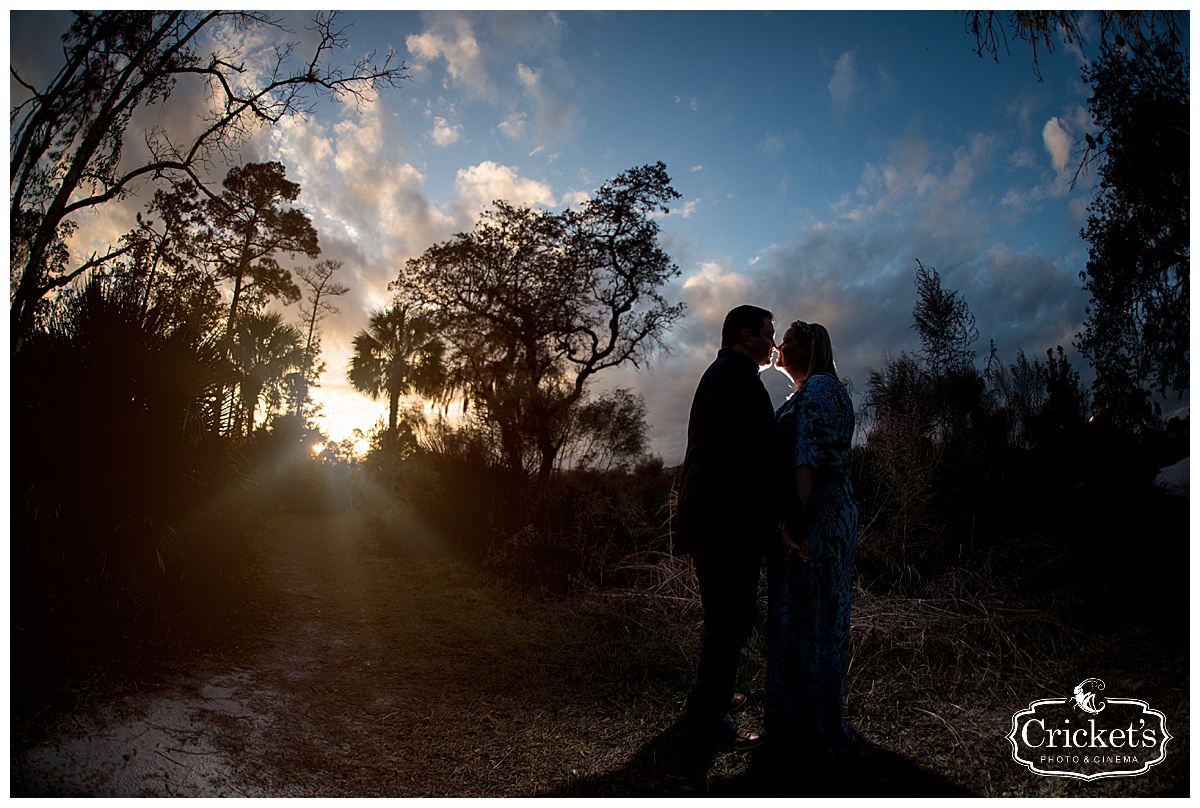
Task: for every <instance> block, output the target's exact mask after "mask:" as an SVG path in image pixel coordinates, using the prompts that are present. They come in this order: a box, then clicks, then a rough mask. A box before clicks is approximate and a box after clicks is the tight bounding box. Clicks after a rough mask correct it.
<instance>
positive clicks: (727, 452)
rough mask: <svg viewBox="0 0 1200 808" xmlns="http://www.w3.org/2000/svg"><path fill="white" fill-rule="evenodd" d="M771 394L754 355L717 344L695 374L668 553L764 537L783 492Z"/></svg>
mask: <svg viewBox="0 0 1200 808" xmlns="http://www.w3.org/2000/svg"><path fill="white" fill-rule="evenodd" d="M784 469H785V466H784V464H783V463H782V456H781V451H780V446H779V442H778V437H777V432H776V426H775V411H774V408H773V407H772V406H771V396H770V394H768V393H767V389H766V388H765V387H764V386H763V383H762V380H761V379H760V378H759V376H758V366H757V365H756V364H755V363H754V360H753V359H751V358H750V357H748V356H746V355H745V354H743V353H740V352H738V351H735V350H733V349H732V348H722V349H721V350H720V351H719V352H718V353H717V358H716V360H715V361H714V362H713V363H712V364H711V365H709V367H708V370H706V371H705V372H704V375H703V376H702V377H701V378H700V384H699V385H698V386H697V387H696V395H695V397H694V398H693V399H692V410H691V414H690V416H689V417H688V445H687V453H686V455H684V459H683V475H682V482H681V484H680V489H679V501H678V505H677V507H676V527H675V552H676V553H688V552H696V551H697V550H702V549H711V550H714V551H717V552H720V551H721V550H723V549H727V547H725V546H724V545H728V543H730V542H756V543H762V545H763V546H764V547H765V546H766V545H765V543H766V541H767V539H768V538H769V536H770V533H771V530H772V528H773V527H774V526H775V524H776V522H777V520H778V513H779V510H778V509H779V507H780V502H779V496H780V495H781V493H782V492H783V491H785V490H786V486H785V485H784V483H785V473H786V472H785V470H784Z"/></svg>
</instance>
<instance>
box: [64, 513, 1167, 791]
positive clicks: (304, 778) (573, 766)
mask: <svg viewBox="0 0 1200 808" xmlns="http://www.w3.org/2000/svg"><path fill="white" fill-rule="evenodd" d="M422 547H423V549H424V550H426V551H429V549H430V545H428V543H425V544H423V545H422ZM401 549H402V548H396V547H394V546H389V547H381V546H380V544H379V543H378V541H377V537H376V536H375V534H374V531H372V530H371V529H370V526H369V525H367V524H365V523H363V522H360V521H358V520H356V519H353V518H349V517H337V518H327V519H315V518H306V519H284V520H280V521H278V522H276V523H275V524H273V525H271V526H270V530H268V531H266V532H264V533H263V534H262V535H261V536H260V537H259V539H258V540H257V542H256V545H255V548H254V550H255V558H256V561H255V563H254V564H253V565H252V566H251V567H250V568H248V569H247V572H246V576H245V578H244V581H243V582H242V586H243V594H244V597H243V598H241V599H240V603H241V605H240V606H239V607H238V608H239V610H240V611H239V612H238V613H237V614H235V615H234V617H235V618H236V620H235V621H234V622H233V623H231V625H230V631H229V633H228V635H227V636H226V637H225V638H224V642H223V643H221V644H220V645H217V646H212V645H209V646H206V647H204V648H202V649H201V648H197V649H195V650H193V651H191V652H181V653H180V654H179V655H177V656H176V657H175V658H174V659H172V660H170V661H169V662H168V664H166V665H164V666H160V667H159V668H157V669H154V670H155V673H154V674H153V675H151V674H149V673H148V671H149V670H150V669H145V670H143V671H141V672H140V673H141V674H142V675H141V676H140V679H139V676H137V675H136V674H138V673H139V672H138V671H134V672H133V673H134V674H135V675H134V676H130V677H128V678H129V680H135V679H136V680H139V681H140V684H139V685H138V686H137V687H138V688H140V689H141V690H142V691H143V692H144V693H153V692H155V691H156V690H157V691H162V690H164V689H170V688H191V689H192V690H198V689H200V688H201V687H202V686H203V684H204V682H205V681H206V680H207V678H208V677H212V676H227V675H228V674H229V672H230V671H237V675H238V676H239V677H240V679H239V681H242V682H244V689H243V691H241V692H240V695H235V698H240V699H242V703H243V706H244V708H245V709H246V710H247V711H250V712H252V713H253V714H254V715H256V716H258V720H256V721H254V722H245V721H239V720H236V719H233V718H229V719H225V720H224V723H218V724H217V725H216V730H215V737H214V738H213V739H212V742H213V744H214V746H215V747H216V748H217V749H219V750H220V751H221V753H222V754H223V755H225V756H226V757H227V758H228V759H229V760H231V761H236V763H237V766H236V769H237V776H238V777H239V778H242V780H243V783H242V784H243V785H246V786H247V788H245V789H243V790H244V791H246V792H247V793H250V792H252V793H259V794H265V795H304V796H337V797H345V796H442V797H466V796H472V797H473V796H533V795H559V796H693V795H724V796H735V795H754V796H758V795H774V796H811V795H814V794H832V795H846V794H859V795H874V796H922V795H924V796H931V795H942V794H955V793H957V794H974V795H978V796H1001V795H1009V794H1018V795H1030V796H1033V795H1047V796H1048V795H1069V796H1093V795H1095V796H1099V795H1105V796H1108V795H1116V794H1121V795H1150V794H1186V793H1187V792H1188V790H1189V781H1188V767H1187V762H1188V739H1187V736H1188V732H1187V725H1188V690H1187V684H1188V680H1187V644H1186V637H1183V638H1182V642H1175V643H1174V644H1172V643H1167V642H1163V639H1162V637H1161V636H1154V635H1137V634H1134V633H1131V632H1130V631H1128V630H1125V629H1122V630H1121V633H1120V634H1112V635H1107V636H1103V637H1097V636H1085V635H1082V634H1081V633H1079V632H1077V631H1074V630H1072V629H1070V628H1069V627H1068V626H1066V625H1063V624H1062V623H1060V622H1058V621H1056V620H1054V619H1052V618H1051V617H1050V616H1048V615H1047V614H1046V613H1044V612H1042V611H1038V610H1036V609H1032V608H1024V607H1022V605H1021V604H1020V603H1019V602H1014V600H1013V596H1012V595H1010V594H1008V593H1007V592H1006V591H1005V589H1004V588H1003V587H1001V586H999V585H997V584H994V583H992V582H990V581H989V580H987V579H984V578H981V577H978V576H972V575H968V574H966V573H962V572H959V573H956V574H954V575H952V576H948V577H946V578H945V579H944V580H941V581H937V582H933V583H931V584H930V585H928V586H927V587H926V588H925V590H924V591H923V592H922V593H921V594H922V597H913V596H899V595H892V596H880V595H875V594H872V593H870V592H867V591H862V590H860V591H859V592H858V593H857V599H856V603H855V607H854V612H853V619H852V644H853V658H852V663H851V670H850V675H849V680H848V693H847V698H846V705H847V719H848V720H849V721H850V723H851V724H852V725H854V726H855V727H856V728H857V729H858V730H859V732H860V734H861V735H862V736H863V737H864V738H865V739H866V740H867V741H869V743H870V750H871V751H870V754H869V756H868V757H867V758H866V759H865V760H863V761H860V762H859V763H857V764H855V765H857V766H858V767H859V768H857V769H852V770H851V771H850V772H842V773H841V776H838V777H834V778H833V779H831V780H826V781H825V782H823V783H820V782H818V781H817V780H816V779H814V778H815V776H816V773H815V772H809V773H807V774H805V775H804V776H802V777H797V778H793V779H789V780H786V781H783V782H780V781H777V780H771V779H769V778H767V779H764V778H763V777H762V776H761V774H760V773H759V772H757V771H756V769H755V758H754V756H744V755H736V754H720V755H718V754H715V753H713V752H712V751H711V750H706V749H703V748H697V747H696V746H695V745H693V744H691V743H690V739H689V738H688V737H687V734H686V733H685V732H684V731H683V730H682V729H681V728H680V727H679V726H678V724H677V719H678V717H679V714H680V709H681V707H682V701H683V698H684V696H685V694H686V692H687V689H688V687H689V685H690V682H691V675H692V665H693V663H694V657H695V652H696V645H697V637H698V627H699V621H700V609H699V600H698V596H697V593H696V590H695V579H694V576H693V574H692V571H691V567H690V563H689V562H688V561H687V560H686V559H678V558H674V557H671V556H669V555H664V554H661V553H649V552H647V553H642V554H638V555H636V556H631V557H629V558H627V559H625V560H624V561H623V562H622V563H621V564H619V565H617V566H616V567H615V568H614V569H613V570H612V571H611V574H610V575H609V576H608V578H607V579H606V583H605V585H604V586H603V587H592V588H582V587H580V588H578V589H577V591H576V592H575V594H573V595H572V596H570V597H567V598H550V597H538V596H535V595H531V594H529V593H525V594H522V593H519V592H516V591H513V590H511V589H508V588H506V587H504V586H501V585H499V584H497V583H496V582H495V581H494V580H493V579H492V578H491V577H490V576H488V575H487V574H485V573H483V572H482V571H480V570H477V569H473V568H471V567H469V566H466V565H464V564H463V563H461V562H459V561H456V560H455V559H453V558H451V557H448V556H438V555H435V554H430V553H429V552H426V553H425V554H422V555H412V554H406V553H405V552H402V551H401ZM1176 639H1177V640H1178V639H1179V638H1176ZM763 652H764V647H763V641H762V637H761V636H760V635H756V636H755V637H754V638H752V640H751V642H750V644H749V647H748V648H747V650H746V654H745V660H744V665H743V682H742V686H743V687H746V688H747V689H748V690H749V691H750V692H751V693H752V695H755V694H759V693H761V692H762V676H763V667H764V665H763ZM1089 676H1100V677H1102V678H1104V679H1105V680H1106V681H1107V682H1109V691H1108V692H1109V693H1110V694H1113V695H1129V696H1133V697H1136V698H1143V699H1145V700H1147V701H1148V702H1150V703H1151V704H1152V705H1153V706H1154V707H1156V708H1158V709H1160V710H1162V711H1163V712H1164V713H1165V714H1166V715H1167V717H1168V722H1169V726H1170V729H1171V732H1172V733H1173V734H1174V735H1175V736H1176V739H1177V740H1175V741H1172V747H1171V748H1170V751H1169V754H1168V757H1167V760H1166V761H1165V762H1164V763H1163V764H1161V765H1160V766H1158V767H1156V768H1155V769H1153V770H1151V772H1149V773H1148V774H1146V775H1143V776H1141V777H1137V778H1121V779H1120V780H1117V781H1113V780H1110V781H1100V782H1098V783H1091V784H1088V783H1082V782H1079V781H1073V780H1065V779H1062V778H1040V777H1037V776H1036V775H1033V774H1030V773H1029V772H1027V771H1026V770H1025V769H1024V768H1023V767H1021V766H1019V765H1018V764H1016V763H1015V762H1014V761H1013V760H1012V758H1011V754H1010V747H1009V744H1008V742H1007V741H1006V740H1005V736H1006V734H1007V732H1008V730H1009V725H1010V722H1011V718H1012V714H1013V713H1014V712H1015V711H1016V710H1018V709H1021V708H1023V707H1025V706H1026V705H1027V704H1028V703H1029V702H1030V701H1032V700H1034V699H1036V698H1044V697H1046V696H1047V695H1059V694H1062V693H1069V692H1070V688H1071V687H1073V686H1074V685H1075V684H1076V683H1077V682H1078V681H1080V680H1081V679H1083V678H1086V677H1089ZM130 687H131V686H130V685H128V684H126V685H125V695H126V696H127V695H128V692H129V688H130ZM1064 689H1065V690H1064ZM126 701H127V702H128V700H127V699H126ZM86 702H87V703H88V704H90V705H91V706H92V707H93V708H95V709H96V710H98V711H100V712H103V708H104V705H105V698H104V696H103V694H101V693H91V694H90V695H89V696H88V698H87V699H86ZM747 720H748V721H749V722H750V723H751V724H755V723H758V724H759V725H760V726H761V723H760V722H761V712H760V711H759V710H758V708H757V707H756V706H754V705H753V704H752V706H751V708H749V710H748V716H747ZM248 784H249V785H253V788H249V785H248Z"/></svg>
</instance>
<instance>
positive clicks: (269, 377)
mask: <svg viewBox="0 0 1200 808" xmlns="http://www.w3.org/2000/svg"><path fill="white" fill-rule="evenodd" d="M302 340H303V338H302V337H301V335H300V330H299V329H298V328H296V327H295V326H294V325H289V324H287V323H284V322H283V316H282V315H280V314H279V313H278V312H266V313H264V314H258V313H249V314H245V315H243V316H242V318H241V319H240V320H239V321H238V325H237V329H236V330H235V331H234V333H233V343H232V346H231V347H232V350H231V356H232V358H233V363H234V367H235V368H236V372H237V379H238V387H239V389H240V400H241V411H240V412H241V417H240V418H239V419H238V421H237V422H235V423H236V424H240V428H239V427H237V426H235V430H234V431H235V432H243V433H245V434H246V435H249V434H251V433H253V431H254V421H255V414H256V412H257V410H258V404H259V402H260V401H264V402H265V403H266V404H267V406H268V407H270V408H272V409H278V408H279V406H280V403H281V401H282V400H283V392H284V380H285V379H286V378H287V376H288V374H289V373H290V372H291V371H293V370H296V369H297V368H299V367H301V365H302V364H303V362H304V347H303V345H302ZM243 419H244V420H243Z"/></svg>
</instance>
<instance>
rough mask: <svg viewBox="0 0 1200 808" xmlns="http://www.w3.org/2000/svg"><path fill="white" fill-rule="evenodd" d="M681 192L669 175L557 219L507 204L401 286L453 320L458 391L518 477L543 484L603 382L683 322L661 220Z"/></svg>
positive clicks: (645, 170)
mask: <svg viewBox="0 0 1200 808" xmlns="http://www.w3.org/2000/svg"><path fill="white" fill-rule="evenodd" d="M678 197H679V194H678V193H677V192H676V191H675V189H674V188H672V187H671V184H670V177H668V175H667V173H666V167H665V166H664V165H663V164H662V163H657V164H655V165H653V166H649V165H648V166H642V167H640V168H635V169H631V170H629V171H626V172H624V173H622V174H620V175H619V176H618V177H616V178H615V179H613V180H612V181H611V182H608V183H605V184H604V185H603V186H602V187H601V188H600V189H599V190H598V191H597V192H596V194H595V195H594V196H593V197H592V198H591V199H589V200H588V201H587V202H585V203H584V204H583V206H582V207H581V208H580V209H579V210H567V211H564V212H562V213H559V214H553V213H549V212H545V211H535V210H532V209H530V208H517V207H513V206H512V205H509V204H508V203H505V202H502V201H500V202H497V203H496V204H495V207H494V208H493V209H492V210H489V211H487V212H485V213H484V214H483V215H482V216H481V217H480V219H479V222H478V223H477V224H476V227H475V229H474V230H473V231H472V232H470V233H459V234H457V235H456V236H455V237H454V239H452V240H451V241H448V242H445V243H443V244H438V245H436V246H434V247H431V248H429V249H428V250H426V252H425V253H424V254H423V255H421V256H420V257H418V258H414V259H411V260H410V261H409V262H408V264H407V272H406V273H404V274H402V275H401V277H400V278H399V279H398V280H397V283H396V285H397V286H399V287H400V288H409V287H411V289H412V290H413V294H414V295H415V296H417V298H418V299H420V300H422V301H424V302H426V303H428V304H429V305H430V306H431V307H432V308H434V309H435V310H437V311H439V313H441V314H444V316H445V322H446V330H447V333H448V335H449V336H450V357H449V365H450V367H452V368H454V369H455V375H454V376H453V377H452V379H451V381H452V382H453V383H454V384H455V385H456V386H457V387H458V389H461V390H463V391H464V392H465V394H466V396H467V399H468V400H469V401H470V402H471V403H472V404H473V405H475V406H476V407H478V408H479V410H480V413H481V415H482V417H483V418H485V419H486V420H487V421H488V422H490V423H491V424H493V425H494V426H495V427H496V429H497V432H498V433H499V436H500V454H501V456H502V457H503V458H504V462H505V464H506V465H507V467H508V469H509V470H510V471H511V472H513V473H514V474H517V475H520V476H524V475H527V474H529V473H531V472H532V473H533V474H534V475H535V476H536V478H537V479H538V481H539V483H541V484H544V483H545V481H546V479H547V478H548V477H549V475H550V474H551V472H552V471H553V469H554V466H555V461H556V459H557V457H558V454H559V452H560V451H561V449H562V446H563V441H564V440H565V438H566V434H567V430H568V428H569V424H570V422H571V413H572V410H573V409H574V408H575V407H577V406H578V405H579V404H580V403H581V402H582V401H583V400H584V398H585V395H586V391H587V385H588V382H589V381H590V380H591V379H592V378H594V377H595V375H596V374H598V373H600V372H602V371H604V370H606V369H608V368H613V367H618V366H620V365H623V364H626V363H632V364H634V365H635V366H638V365H640V364H641V363H643V362H646V361H648V360H649V358H650V356H651V355H652V354H653V352H654V350H655V349H656V348H658V347H660V346H661V344H662V343H661V338H662V335H663V334H665V333H666V331H667V330H668V329H669V328H670V327H671V326H672V325H673V324H674V323H675V322H676V321H678V320H679V318H680V317H682V316H683V305H682V304H671V303H668V302H667V301H666V299H665V298H663V296H662V294H661V291H660V289H661V287H662V286H663V285H664V284H665V283H666V282H667V281H669V280H670V279H671V278H673V277H676V276H678V274H679V270H678V268H677V267H676V266H675V265H674V264H672V263H671V261H670V258H669V257H668V256H667V254H666V253H665V252H663V250H662V249H661V247H660V246H659V244H658V223H657V220H656V218H655V215H656V214H659V213H665V212H667V210H668V208H667V205H668V203H669V202H671V201H672V200H674V199H677V198H678Z"/></svg>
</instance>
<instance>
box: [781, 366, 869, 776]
mask: <svg viewBox="0 0 1200 808" xmlns="http://www.w3.org/2000/svg"><path fill="white" fill-rule="evenodd" d="M775 415H776V418H777V419H778V422H779V432H780V438H781V440H783V441H784V448H785V450H786V452H787V453H788V454H789V455H790V456H791V457H792V459H793V466H794V467H799V466H811V467H813V468H814V469H815V470H816V481H815V483H814V487H813V492H812V495H811V497H810V499H809V503H808V509H807V514H808V520H809V524H810V529H809V538H808V542H809V544H808V555H809V557H810V558H811V559H812V560H810V561H801V560H796V561H784V560H783V558H782V555H781V554H779V553H776V554H774V555H773V556H772V558H771V559H770V560H769V562H768V594H767V598H768V600H767V603H768V617H767V642H768V653H767V692H766V704H765V705H764V711H763V712H764V720H765V723H766V731H767V735H768V736H769V737H770V738H771V739H772V740H774V741H779V742H781V743H784V744H788V745H795V746H797V747H799V748H801V749H803V750H805V751H811V752H824V753H826V754H831V755H835V754H838V753H841V752H844V751H846V750H847V749H848V748H849V747H850V744H851V743H852V742H853V739H854V734H853V732H852V731H851V730H850V728H849V727H847V726H846V725H845V724H844V723H843V722H842V699H843V695H844V691H845V685H846V670H847V667H848V662H849V656H848V655H849V645H850V600H851V595H852V590H851V582H852V581H851V579H852V577H853V573H854V552H855V549H856V547H857V545H858V508H857V506H856V505H855V504H854V491H853V489H852V487H851V485H850V446H851V442H852V440H853V437H854V405H853V404H852V403H851V401H850V395H849V393H847V392H846V388H845V386H844V385H843V384H842V383H841V382H840V381H838V380H837V379H836V378H834V377H833V376H829V375H825V374H818V375H815V376H813V377H812V378H810V379H808V381H807V382H806V383H805V384H804V386H803V387H801V388H800V390H798V391H797V392H795V393H793V394H792V396H791V397H790V398H788V400H787V401H785V402H784V403H783V405H782V406H781V407H780V408H779V410H778V411H777V412H776V413H775Z"/></svg>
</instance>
